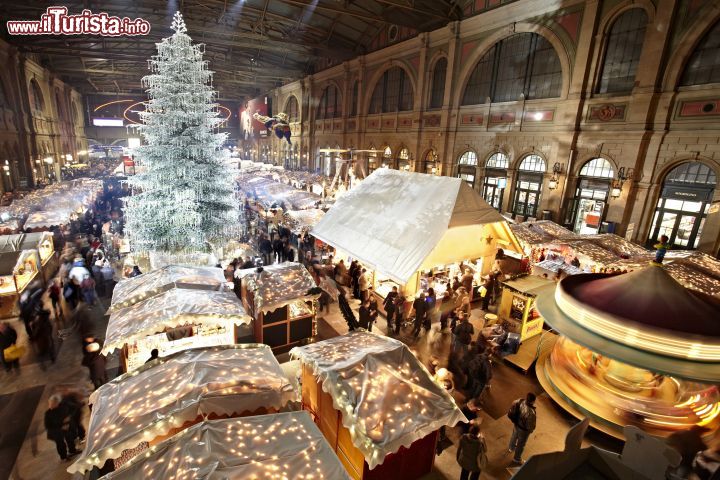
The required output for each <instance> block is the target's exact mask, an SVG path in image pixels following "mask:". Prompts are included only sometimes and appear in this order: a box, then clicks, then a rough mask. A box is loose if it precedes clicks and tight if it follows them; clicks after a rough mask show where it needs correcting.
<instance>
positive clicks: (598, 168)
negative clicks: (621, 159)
mask: <svg viewBox="0 0 720 480" xmlns="http://www.w3.org/2000/svg"><path fill="white" fill-rule="evenodd" d="M580 176H582V177H600V178H614V177H615V172H614V171H613V168H612V165H610V162H608V161H607V160H605V159H604V158H593V159H592V160H589V161H588V162H586V163H585V165H583V167H582V168H581V169H580Z"/></svg>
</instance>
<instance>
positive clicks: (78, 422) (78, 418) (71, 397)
mask: <svg viewBox="0 0 720 480" xmlns="http://www.w3.org/2000/svg"><path fill="white" fill-rule="evenodd" d="M61 404H62V405H65V406H66V408H67V411H68V413H69V415H70V435H71V436H72V439H73V444H74V443H75V440H76V439H77V440H79V441H81V442H82V441H83V440H85V427H84V426H83V422H82V417H83V409H84V408H85V400H84V399H83V397H82V395H80V393H79V392H74V391H71V392H68V393H66V394H65V395H63V397H62V402H61Z"/></svg>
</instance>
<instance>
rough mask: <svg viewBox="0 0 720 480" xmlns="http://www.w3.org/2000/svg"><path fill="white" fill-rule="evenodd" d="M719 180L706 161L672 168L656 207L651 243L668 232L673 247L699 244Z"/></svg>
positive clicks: (695, 246)
mask: <svg viewBox="0 0 720 480" xmlns="http://www.w3.org/2000/svg"><path fill="white" fill-rule="evenodd" d="M716 184H717V178H716V176H715V172H714V171H713V170H712V169H711V168H710V167H708V166H707V165H705V164H704V163H700V162H686V163H682V164H680V165H678V166H677V167H675V168H673V169H672V170H670V172H668V174H667V176H666V177H665V181H664V182H663V188H662V192H661V194H660V198H659V199H658V203H657V207H656V208H655V215H654V217H653V223H652V227H651V228H650V238H649V239H648V243H649V244H653V243H655V242H656V241H658V240H659V239H660V237H661V236H662V235H667V236H668V238H669V239H670V245H671V246H672V248H679V249H695V248H697V246H698V243H699V241H700V235H701V234H702V229H703V226H704V225H705V218H706V217H707V213H708V209H709V207H710V203H711V202H712V199H713V194H714V193H715V185H716Z"/></svg>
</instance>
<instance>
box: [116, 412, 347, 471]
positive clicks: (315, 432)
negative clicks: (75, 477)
mask: <svg viewBox="0 0 720 480" xmlns="http://www.w3.org/2000/svg"><path fill="white" fill-rule="evenodd" d="M103 478H105V479H107V480H120V479H128V480H135V479H138V478H146V479H151V478H164V479H185V478H197V479H200V478H204V479H230V478H237V479H253V478H257V479H260V478H264V479H271V478H278V479H281V478H295V479H332V480H349V479H350V477H349V476H348V474H347V472H346V471H345V467H343V466H342V464H341V463H340V460H339V459H338V457H337V456H336V455H335V452H333V451H332V449H331V448H330V445H328V443H327V441H326V440H325V438H324V437H323V435H322V433H320V430H319V429H318V427H317V426H316V425H315V424H314V423H313V421H312V419H311V418H310V415H308V414H307V412H288V413H278V414H276V415H260V416H257V417H246V418H231V419H223V420H211V421H205V422H202V423H199V424H197V425H194V426H192V427H190V428H188V429H187V430H186V431H184V432H182V433H179V434H178V435H175V436H174V437H171V438H170V439H168V440H166V441H164V442H162V443H160V444H158V445H156V446H154V447H152V448H151V449H150V452H149V453H148V454H147V455H142V456H139V457H136V458H135V459H133V460H132V461H131V462H130V463H129V464H128V465H126V466H125V467H123V468H122V469H120V470H118V471H116V472H113V473H110V474H109V475H107V476H105V477H103Z"/></svg>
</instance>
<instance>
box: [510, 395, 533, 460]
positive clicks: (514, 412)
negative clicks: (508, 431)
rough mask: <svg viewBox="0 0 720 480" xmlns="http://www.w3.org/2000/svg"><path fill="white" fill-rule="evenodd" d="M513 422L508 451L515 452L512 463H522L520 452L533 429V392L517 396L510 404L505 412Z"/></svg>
mask: <svg viewBox="0 0 720 480" xmlns="http://www.w3.org/2000/svg"><path fill="white" fill-rule="evenodd" d="M507 416H508V418H509V419H510V421H511V422H512V423H513V433H512V436H511V437H510V444H509V445H508V453H511V452H513V451H514V452H515V455H514V456H513V462H514V463H522V462H523V460H522V452H523V449H525V444H526V443H527V441H528V438H529V437H530V434H531V433H532V432H533V431H534V430H535V421H536V416H537V415H536V413H535V394H534V393H532V392H529V393H528V394H527V395H526V396H525V398H518V399H517V400H515V401H514V402H513V403H512V405H510V410H508V414H507Z"/></svg>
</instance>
